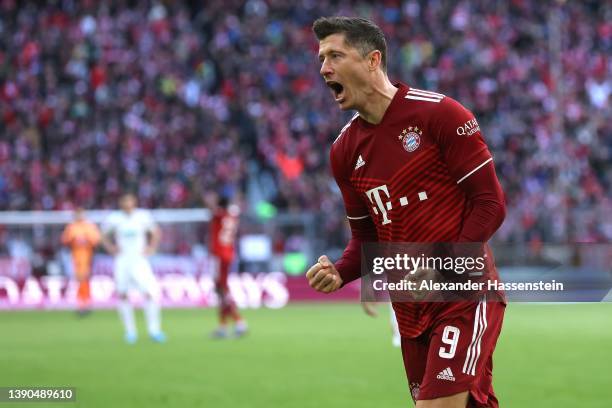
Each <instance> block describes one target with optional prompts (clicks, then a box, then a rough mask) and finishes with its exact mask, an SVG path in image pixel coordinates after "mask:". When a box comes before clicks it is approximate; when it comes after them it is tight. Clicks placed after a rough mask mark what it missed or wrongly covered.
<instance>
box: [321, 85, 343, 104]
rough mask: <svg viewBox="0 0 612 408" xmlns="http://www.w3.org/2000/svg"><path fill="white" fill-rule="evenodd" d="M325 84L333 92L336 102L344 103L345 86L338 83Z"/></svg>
mask: <svg viewBox="0 0 612 408" xmlns="http://www.w3.org/2000/svg"><path fill="white" fill-rule="evenodd" d="M325 84H326V85H327V86H328V87H329V89H331V90H332V93H333V94H334V99H335V100H336V102H343V101H344V85H342V84H341V83H340V82H336V81H326V82H325Z"/></svg>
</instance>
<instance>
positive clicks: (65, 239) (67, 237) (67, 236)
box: [61, 224, 74, 246]
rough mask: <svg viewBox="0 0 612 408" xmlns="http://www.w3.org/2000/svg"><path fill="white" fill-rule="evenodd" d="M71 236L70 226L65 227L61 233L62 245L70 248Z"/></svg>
mask: <svg viewBox="0 0 612 408" xmlns="http://www.w3.org/2000/svg"><path fill="white" fill-rule="evenodd" d="M73 235H74V234H73V233H72V224H68V225H66V228H65V229H64V231H63V232H62V238H61V240H62V245H66V246H70V245H71V244H72V240H73Z"/></svg>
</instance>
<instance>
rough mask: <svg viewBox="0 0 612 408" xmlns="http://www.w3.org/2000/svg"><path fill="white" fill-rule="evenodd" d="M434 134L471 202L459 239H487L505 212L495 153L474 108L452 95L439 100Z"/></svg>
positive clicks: (460, 186) (458, 182)
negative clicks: (487, 142) (491, 151)
mask: <svg viewBox="0 0 612 408" xmlns="http://www.w3.org/2000/svg"><path fill="white" fill-rule="evenodd" d="M436 116H437V118H438V120H436V121H434V126H436V127H437V129H435V130H436V131H435V132H434V134H436V135H437V137H438V144H439V146H440V150H441V152H442V155H443V156H444V159H445V161H446V163H447V165H448V168H449V171H450V173H451V176H452V177H453V179H454V180H455V182H456V183H457V186H458V187H459V188H460V189H461V190H463V192H464V193H465V195H466V198H467V200H468V202H470V204H471V209H470V212H469V213H468V214H467V216H466V218H465V220H464V223H463V227H462V229H461V232H460V234H459V238H458V241H459V242H486V241H488V240H489V239H490V238H491V236H492V235H493V233H494V232H495V231H497V229H498V228H499V227H500V226H501V224H502V222H503V220H504V218H505V216H506V205H505V200H504V193H503V191H502V188H501V185H500V183H499V180H498V178H497V174H496V173H495V165H494V164H493V157H492V155H491V153H490V151H489V149H488V147H487V145H486V143H485V141H484V138H483V136H482V133H481V130H480V126H479V125H478V122H477V121H476V119H475V118H474V115H473V114H472V112H470V111H469V110H468V109H466V108H464V107H463V106H462V105H461V104H459V103H458V102H457V101H455V100H453V99H451V98H448V97H447V98H445V100H444V101H443V102H442V103H440V106H439V109H438V112H437V115H436Z"/></svg>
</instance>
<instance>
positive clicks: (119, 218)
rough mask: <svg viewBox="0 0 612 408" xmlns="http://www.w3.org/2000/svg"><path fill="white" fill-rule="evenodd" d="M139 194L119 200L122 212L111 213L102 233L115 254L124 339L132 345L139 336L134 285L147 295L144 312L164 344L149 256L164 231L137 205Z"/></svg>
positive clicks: (153, 334) (153, 332) (154, 334)
mask: <svg viewBox="0 0 612 408" xmlns="http://www.w3.org/2000/svg"><path fill="white" fill-rule="evenodd" d="M136 204H137V202H136V197H135V196H134V195H133V194H131V193H126V194H123V195H122V196H121V197H120V199H119V206H120V208H121V211H115V212H113V213H111V214H110V215H109V216H108V219H107V220H106V222H105V224H104V227H103V232H104V233H103V235H102V244H103V245H104V248H105V249H106V250H107V251H108V253H109V254H111V255H113V256H114V257H115V265H114V275H115V284H116V288H117V293H118V295H119V316H120V318H121V321H122V322H123V326H124V328H125V340H126V342H128V343H129V344H133V343H135V342H136V340H137V339H138V333H137V331H136V324H135V322H134V308H133V306H132V304H131V303H130V300H129V298H128V292H129V290H130V289H132V288H136V289H138V290H139V291H140V292H141V293H142V294H144V296H145V304H144V314H145V319H146V321H147V329H148V331H149V336H150V337H151V340H153V341H155V342H157V343H163V342H164V341H165V340H166V336H165V335H164V333H163V332H162V331H161V316H160V314H161V313H160V306H159V303H158V295H159V288H158V285H157V280H156V279H155V275H153V270H152V268H151V265H150V264H149V261H148V259H147V257H148V256H150V255H153V254H154V253H155V251H156V250H157V246H158V245H159V241H160V238H161V233H160V230H159V228H158V226H157V225H156V224H155V222H154V221H153V217H152V215H151V213H150V212H149V211H147V210H143V209H137V208H136Z"/></svg>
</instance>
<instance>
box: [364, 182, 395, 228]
mask: <svg viewBox="0 0 612 408" xmlns="http://www.w3.org/2000/svg"><path fill="white" fill-rule="evenodd" d="M381 191H384V192H385V194H386V195H387V198H390V195H389V190H388V189H387V186H386V185H384V184H383V185H382V186H378V187H374V188H373V189H371V190H368V191H366V195H367V196H368V198H369V199H370V202H371V203H372V204H374V203H375V204H376V207H372V210H374V214H376V215H378V210H380V212H382V216H383V222H382V225H385V224H390V223H391V220H390V219H389V218H387V211H391V208H392V206H391V201H387V202H385V203H384V204H383V201H382V198H381V197H380V192H381Z"/></svg>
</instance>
